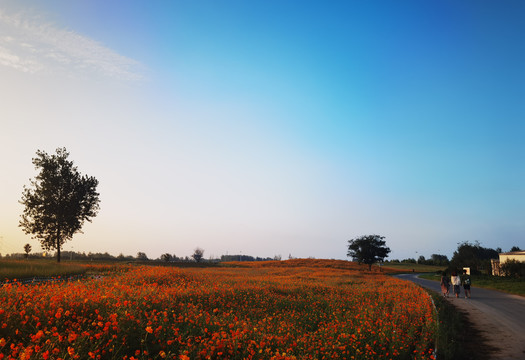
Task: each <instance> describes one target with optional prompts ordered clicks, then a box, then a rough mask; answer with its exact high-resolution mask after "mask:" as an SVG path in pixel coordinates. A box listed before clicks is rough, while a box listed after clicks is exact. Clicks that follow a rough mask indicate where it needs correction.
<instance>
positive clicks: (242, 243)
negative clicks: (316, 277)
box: [0, 0, 525, 259]
mask: <svg viewBox="0 0 525 360" xmlns="http://www.w3.org/2000/svg"><path fill="white" fill-rule="evenodd" d="M524 16H525V4H524V3H523V2H521V1H503V2H494V1H463V2H457V1H424V2H422V1H400V2H391V1H367V2H357V1H356V2H348V1H345V2H330V3H329V4H327V3H325V2H315V1H301V2H297V1H288V2H284V1H250V2H246V1H224V2H216V1H170V2H168V1H165V2H163V1H158V2H146V1H112V2H107V1H64V0H55V1H46V2H40V1H22V2H20V1H12V0H1V1H0V78H1V79H2V81H1V82H0V96H1V97H0V98H1V99H2V100H1V101H2V106H1V107H0V121H1V124H2V131H1V132H0V150H1V151H2V154H4V155H2V157H1V163H0V166H1V168H2V172H1V174H0V181H1V183H2V189H1V190H0V237H1V238H0V253H6V252H15V251H17V252H19V251H22V247H23V245H24V244H25V243H27V242H29V243H31V244H33V245H34V246H33V248H34V249H38V248H39V245H38V243H37V242H36V241H35V240H31V239H30V238H29V236H27V235H25V234H23V232H22V231H21V229H20V228H18V227H17V224H18V219H19V216H20V214H21V212H22V206H21V205H20V204H18V200H19V199H20V197H21V192H22V187H23V185H27V184H28V182H29V178H32V177H34V176H35V175H36V173H35V170H34V169H33V168H32V164H31V158H32V157H33V156H34V154H35V152H36V150H37V149H41V150H45V151H47V152H53V151H54V149H55V148H57V147H61V146H66V147H67V149H68V150H69V151H70V153H71V159H72V160H74V161H75V163H76V165H77V166H78V167H79V170H80V171H81V172H83V173H86V174H88V175H92V176H95V177H96V178H97V179H99V181H100V193H101V201H102V203H101V211H100V214H99V215H98V216H97V217H96V218H95V219H94V221H93V223H90V224H86V225H85V227H84V234H78V235H77V236H75V238H74V239H73V241H72V242H70V243H67V244H66V246H65V250H70V249H73V250H75V251H86V252H88V251H93V252H105V251H108V252H110V253H112V254H115V255H117V254H119V253H124V254H131V255H135V254H136V253H137V252H138V251H143V252H146V254H147V255H148V256H150V257H152V258H155V257H158V256H160V254H162V253H165V252H169V253H172V254H176V255H177V256H186V255H191V254H192V253H193V250H194V249H195V247H197V246H199V247H201V248H203V249H204V250H205V257H209V256H220V255H222V254H226V253H229V254H237V253H239V252H242V253H243V254H251V255H254V256H264V257H266V256H270V257H273V256H274V255H281V256H283V257H284V258H286V257H288V255H289V254H291V255H292V256H295V257H308V256H313V257H317V258H346V244H347V240H348V239H351V238H354V237H357V236H360V235H364V234H381V235H383V236H385V237H386V241H387V245H388V246H389V247H390V248H391V249H392V253H391V255H390V258H400V259H402V258H407V257H418V256H419V255H424V256H426V257H429V256H430V255H431V254H433V253H439V254H445V255H447V256H449V257H450V256H451V255H452V253H453V251H454V250H455V249H456V248H457V243H458V242H462V241H476V240H477V241H480V243H481V244H482V245H483V246H486V247H492V248H497V247H501V248H502V249H503V250H509V249H510V247H512V246H514V245H517V246H521V247H524V246H525V242H524V239H525V221H524V220H523V219H524V215H525V205H524V204H525V202H524V199H525V185H524V184H525V167H524V165H523V159H524V158H525V145H524V142H523V138H524V136H525V128H524V127H525V125H524V119H525V105H524V104H525V101H524V100H525V41H524V40H523V35H524V33H525V24H524V23H523V18H524Z"/></svg>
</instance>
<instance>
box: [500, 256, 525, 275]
mask: <svg viewBox="0 0 525 360" xmlns="http://www.w3.org/2000/svg"><path fill="white" fill-rule="evenodd" d="M500 266H501V270H502V272H503V273H504V274H505V276H509V277H517V278H525V262H523V261H518V260H515V259H510V260H507V261H505V262H504V263H502V264H501V265H500Z"/></svg>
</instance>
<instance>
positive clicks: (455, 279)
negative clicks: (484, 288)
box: [450, 271, 461, 298]
mask: <svg viewBox="0 0 525 360" xmlns="http://www.w3.org/2000/svg"><path fill="white" fill-rule="evenodd" d="M450 282H451V283H452V286H453V287H454V295H456V297H457V298H458V297H459V293H460V292H461V279H460V277H459V276H458V273H457V272H455V271H453V272H452V276H451V277H450Z"/></svg>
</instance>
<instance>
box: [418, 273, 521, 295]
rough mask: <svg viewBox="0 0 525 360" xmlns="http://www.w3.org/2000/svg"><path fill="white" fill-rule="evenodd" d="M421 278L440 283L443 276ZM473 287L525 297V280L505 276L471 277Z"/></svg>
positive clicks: (427, 275)
mask: <svg viewBox="0 0 525 360" xmlns="http://www.w3.org/2000/svg"><path fill="white" fill-rule="evenodd" d="M420 277H422V278H424V279H428V280H434V281H440V278H441V275H438V274H422V275H421V276H420ZM470 278H471V280H472V286H474V287H481V288H485V289H493V290H499V291H503V292H506V293H509V294H514V295H521V296H525V279H519V278H509V277H505V276H490V275H471V276H470Z"/></svg>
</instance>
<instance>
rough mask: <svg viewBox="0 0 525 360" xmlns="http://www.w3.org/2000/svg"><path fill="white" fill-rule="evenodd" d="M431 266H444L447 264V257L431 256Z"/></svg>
mask: <svg viewBox="0 0 525 360" xmlns="http://www.w3.org/2000/svg"><path fill="white" fill-rule="evenodd" d="M430 259H431V262H432V265H437V266H446V265H448V264H449V261H448V257H447V256H446V255H439V254H432V255H430Z"/></svg>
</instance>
